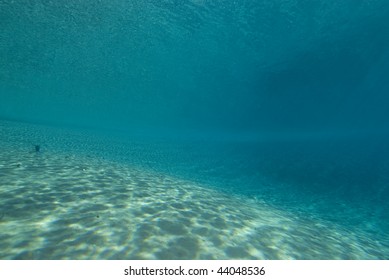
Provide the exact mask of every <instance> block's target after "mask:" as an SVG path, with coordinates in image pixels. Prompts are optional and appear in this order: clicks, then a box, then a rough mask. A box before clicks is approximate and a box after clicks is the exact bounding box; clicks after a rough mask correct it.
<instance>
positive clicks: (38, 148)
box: [35, 145, 41, 153]
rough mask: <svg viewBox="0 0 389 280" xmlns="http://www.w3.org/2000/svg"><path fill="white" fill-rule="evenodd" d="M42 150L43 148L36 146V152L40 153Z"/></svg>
mask: <svg viewBox="0 0 389 280" xmlns="http://www.w3.org/2000/svg"><path fill="white" fill-rule="evenodd" d="M40 150H41V146H40V145H35V152H36V153H39V152H40Z"/></svg>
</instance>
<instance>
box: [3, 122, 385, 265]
mask: <svg viewBox="0 0 389 280" xmlns="http://www.w3.org/2000/svg"><path fill="white" fill-rule="evenodd" d="M13 125H15V124H13ZM26 127H27V128H26ZM0 128H2V131H1V132H0V133H5V132H8V133H7V135H5V134H3V137H2V138H1V139H3V140H0V142H1V141H2V142H1V144H2V145H1V147H2V151H1V154H0V258H1V259H385V258H388V256H389V248H388V247H385V246H383V244H381V243H380V241H377V240H375V239H374V238H372V236H370V235H367V234H365V233H364V232H363V231H358V230H355V229H353V230H352V231H351V230H348V229H347V228H345V227H342V226H341V225H338V224H335V223H331V222H328V221H324V220H321V219H319V218H317V219H316V218H315V217H311V216H310V217H309V218H302V217H301V216H296V215H293V214H291V213H289V212H287V211H285V210H281V209H277V208H274V207H272V206H270V205H268V204H267V203H266V201H263V200H256V199H250V198H247V197H244V196H238V195H231V194H228V193H224V192H221V191H218V190H215V189H212V188H211V187H206V186H200V185H198V184H195V183H193V182H191V181H187V180H181V179H177V178H174V177H170V176H166V175H165V174H161V173H158V172H152V171H150V170H144V169H140V168H138V167H137V166H135V165H130V164H124V163H120V162H117V161H112V160H107V159H103V158H99V157H95V156H90V155H89V156H88V155H82V154H75V153H71V152H69V153H67V152H66V151H60V150H59V149H57V150H56V149H52V150H51V151H44V152H43V151H42V152H41V153H35V152H33V151H31V145H30V146H28V148H25V146H26V143H27V141H25V140H26V139H19V140H20V141H18V137H22V138H23V137H26V135H33V132H34V131H35V130H32V131H31V132H30V134H29V133H27V134H26V131H27V132H28V126H23V131H24V133H21V134H17V133H15V134H14V135H11V133H10V131H11V130H10V129H11V128H12V127H11V128H10V126H9V124H7V123H2V125H1V126H0ZM26 129H27V130H26ZM12 131H14V130H12ZM21 135H24V136H21ZM46 135H48V134H47V131H46ZM47 137H50V136H47ZM64 137H65V136H64ZM66 137H69V136H66ZM4 139H5V140H4ZM46 140H47V139H46ZM61 141H63V139H62V140H61ZM111 145H114V144H112V143H111ZM29 149H30V150H29Z"/></svg>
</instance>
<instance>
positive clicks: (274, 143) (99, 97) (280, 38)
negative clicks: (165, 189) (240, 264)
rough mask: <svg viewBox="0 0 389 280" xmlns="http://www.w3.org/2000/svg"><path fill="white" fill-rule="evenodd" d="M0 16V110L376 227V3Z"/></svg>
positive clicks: (380, 80) (379, 69)
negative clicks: (89, 134) (105, 139)
mask: <svg viewBox="0 0 389 280" xmlns="http://www.w3.org/2000/svg"><path fill="white" fill-rule="evenodd" d="M0 29H1V32H0V119H3V120H15V121H20V122H30V123H41V124H47V125H54V126H57V127H61V126H63V127H68V128H70V129H71V128H74V129H75V130H76V129H81V128H88V129H93V130H94V131H98V133H99V134H100V135H103V136H104V137H113V138H115V137H118V138H115V139H122V140H120V141H125V142H126V143H127V142H128V143H131V145H132V147H133V149H134V150H133V151H131V150H130V149H129V150H128V153H123V150H119V151H116V150H115V148H114V147H110V146H104V147H100V148H99V149H97V151H96V154H97V156H101V157H103V156H104V157H112V158H115V159H118V160H121V161H123V162H131V163H133V162H136V163H137V164H138V165H140V166H144V167H147V168H150V169H154V170H157V171H159V172H160V171H162V172H166V173H168V174H170V175H173V176H177V177H181V178H185V179H189V180H192V181H195V182H199V183H201V184H204V185H209V186H212V187H215V188H218V189H222V190H225V191H226V192H228V193H231V194H237V195H247V196H249V197H261V198H263V199H265V200H267V201H269V203H271V204H273V205H276V206H277V207H281V208H283V209H287V210H288V211H291V212H296V213H299V212H301V211H302V212H303V213H305V214H306V213H309V212H310V211H312V212H315V215H319V216H321V217H323V218H324V219H327V220H331V221H336V222H337V223H341V224H344V225H347V226H357V225H360V224H361V223H364V222H365V223H366V224H369V225H367V226H366V230H368V231H371V232H372V233H373V234H377V236H381V235H385V234H384V233H385V232H386V230H387V229H388V230H389V222H388V221H389V214H388V213H389V205H388V199H389V175H388V174H389V127H388V123H389V94H388V93H389V78H388V73H389V3H388V1H386V0H377V1H355V0H344V1H335V0H331V1H324V0H323V1H322V0H318V1H296V0H291V1H281V0H272V1H259V0H258V1H254V0H240V1H222V0H142V1H140V0H136V1H127V0H102V1H93V0H83V1H81V0H69V1H43V0H38V1H30V0H19V1H11V0H0ZM113 138H112V139H113ZM123 139H124V140H123ZM34 141H35V140H34ZM96 141H97V140H96ZM112 141H114V140H112ZM96 143H98V141H97V142H96ZM50 145H51V144H50V143H44V144H43V145H42V149H43V150H44V149H50ZM96 145H97V144H96ZM78 146H79V148H78V149H79V150H80V151H81V150H82V143H80V144H79V145H78ZM98 150H100V151H101V154H99V152H98ZM275 186H277V187H275ZM346 209H353V210H354V212H353V213H359V214H360V216H358V215H357V216H355V215H354V216H353V215H352V214H350V213H349V212H347V210H346ZM342 211H345V212H344V213H345V214H339V213H340V212H342Z"/></svg>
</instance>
